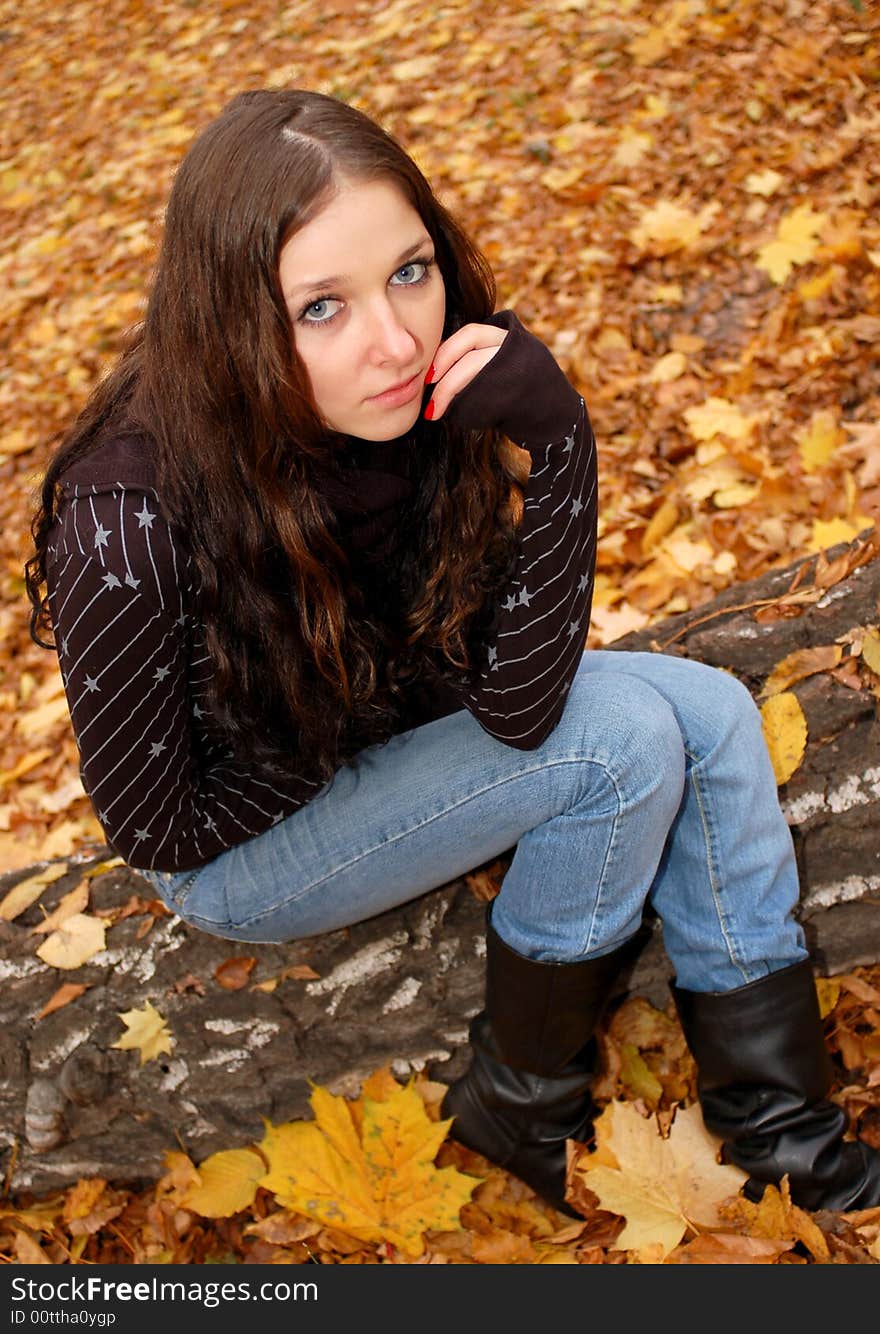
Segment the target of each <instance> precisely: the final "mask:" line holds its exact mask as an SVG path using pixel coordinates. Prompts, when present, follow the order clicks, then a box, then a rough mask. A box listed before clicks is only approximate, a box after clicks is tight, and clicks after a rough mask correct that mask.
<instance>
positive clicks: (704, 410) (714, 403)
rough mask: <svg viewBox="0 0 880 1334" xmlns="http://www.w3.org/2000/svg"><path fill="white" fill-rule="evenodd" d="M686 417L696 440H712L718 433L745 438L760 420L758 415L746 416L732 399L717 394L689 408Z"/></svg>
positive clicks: (734, 437) (739, 438)
mask: <svg viewBox="0 0 880 1334" xmlns="http://www.w3.org/2000/svg"><path fill="white" fill-rule="evenodd" d="M684 419H685V421H686V422H687V426H688V430H689V431H690V433H691V435H692V436H693V437H694V439H695V440H711V439H712V438H713V436H716V435H726V436H729V437H730V439H731V440H744V439H746V438H747V437H748V436H750V435H751V434H752V432H753V431H754V429H755V426H756V425H757V422H758V418H757V417H748V416H746V414H745V413H744V412H743V411H742V410H741V409H740V408H738V407H737V406H736V404H735V403H731V401H730V399H728V398H719V397H717V396H715V395H713V396H712V397H711V398H707V399H706V401H705V402H704V403H698V404H697V405H696V406H695V407H692V408H688V409H687V411H686V412H685V414H684Z"/></svg>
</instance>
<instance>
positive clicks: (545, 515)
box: [48, 311, 597, 871]
mask: <svg viewBox="0 0 880 1334" xmlns="http://www.w3.org/2000/svg"><path fill="white" fill-rule="evenodd" d="M491 322H492V323H494V324H497V325H498V326H499V327H502V328H504V329H506V330H507V337H506V338H505V340H504V342H503V343H502V345H501V347H500V349H499V351H498V352H497V353H496V355H495V356H494V357H493V358H492V360H491V361H490V362H489V363H488V365H487V366H486V367H484V368H483V370H481V371H480V372H479V374H478V375H477V376H476V377H475V378H474V380H473V381H472V382H471V383H470V384H469V385H468V386H467V388H466V389H465V390H463V391H462V393H461V394H459V395H458V396H457V398H456V399H455V400H454V401H453V404H452V406H451V408H450V409H449V415H450V417H452V418H453V419H454V420H455V421H456V422H457V423H458V424H459V425H462V426H466V427H472V428H488V427H496V428H498V429H499V430H501V431H502V432H503V433H504V434H505V435H507V436H508V437H509V438H510V439H511V440H513V441H515V442H516V443H518V444H520V445H522V447H523V448H525V449H527V450H528V451H529V453H530V455H531V460H532V462H531V472H530V476H529V479H528V481H527V482H526V484H525V487H524V500H525V505H524V511H523V517H522V520H521V522H520V526H519V528H518V530H517V535H518V554H517V563H516V566H515V569H514V571H513V574H512V576H511V578H510V581H509V583H508V585H507V587H506V588H505V589H504V590H503V592H502V596H501V601H500V606H499V607H498V608H497V615H496V617H495V620H494V630H493V634H492V639H491V642H490V643H489V644H488V645H487V651H486V654H485V660H484V661H483V662H482V663H481V664H478V669H477V671H476V673H475V674H474V676H473V677H472V680H471V684H470V685H469V686H468V687H467V688H464V687H463V688H462V691H461V695H460V698H458V697H453V695H452V692H451V691H450V690H445V691H444V692H442V693H439V692H438V694H437V696H436V697H434V698H432V699H430V700H428V701H427V704H425V705H421V706H420V707H419V708H418V709H417V710H416V713H417V715H418V717H417V721H419V722H428V721H431V720H432V719H434V718H438V717H442V716H444V715H446V714H448V713H450V712H453V711H455V710H457V709H467V710H469V711H470V713H471V714H472V715H473V717H474V718H475V719H476V721H477V722H478V723H479V724H480V726H481V727H482V728H484V729H485V731H486V732H488V733H489V734H490V735H491V736H493V737H495V738H497V739H498V741H500V742H503V743H505V744H506V745H509V746H514V747H516V748H518V749H522V750H529V749H532V748H534V747H536V746H538V745H540V743H541V742H542V741H543V740H544V738H545V737H547V735H548V734H549V733H550V732H551V731H552V729H553V728H554V727H555V725H556V723H557V722H558V721H559V717H560V715H561V713H562V709H563V707H564V704H565V699H566V696H567V694H568V690H569V688H570V686H571V683H572V680H573V679H574V675H575V672H576V671H577V667H578V662H579V660H580V656H581V653H582V651H583V648H584V642H585V639H586V634H587V629H588V623H589V612H590V604H591V597H592V584H593V572H594V567H595V551H596V518H597V501H596V453H595V442H594V439H593V434H592V431H591V428H590V423H589V419H588V416H587V412H586V409H585V406H584V403H583V400H582V399H581V398H580V397H579V395H578V394H577V393H576V392H575V391H574V389H573V388H572V387H571V385H570V384H569V383H568V381H567V380H566V378H565V376H564V375H563V373H562V371H561V370H560V368H559V366H558V365H557V363H556V361H555V360H554V359H553V357H552V355H551V354H550V352H549V351H548V350H547V348H546V347H545V346H544V345H543V343H541V342H540V341H539V340H538V339H537V338H535V337H534V336H533V335H532V334H530V333H528V332H527V331H526V330H525V329H524V327H523V326H522V325H521V324H520V322H519V321H518V320H517V318H516V316H515V315H514V314H513V313H512V312H510V311H501V312H499V313H498V314H497V315H495V316H493V317H492V318H491ZM364 448H365V449H367V450H369V449H370V448H371V447H370V446H369V445H366V444H365V445H364ZM381 448H382V446H379V447H378V449H379V450H380V451H381ZM364 476H365V477H367V476H368V473H365V474H364ZM60 485H61V500H60V503H59V511H58V519H57V523H56V526H55V528H54V530H53V534H52V537H51V542H50V548H49V559H48V592H49V605H50V608H51V614H52V621H53V627H54V631H55V640H56V645H57V650H58V656H59V663H60V667H61V673H62V676H63V679H64V685H65V690H66V693H67V701H68V705H69V709H70V717H71V721H72V724H73V731H74V735H75V738H76V742H77V746H78V748H79V754H80V772H81V775H82V781H83V785H84V787H85V790H86V792H87V793H88V795H89V798H90V800H91V802H92V805H93V807H94V810H95V814H96V816H97V819H98V820H99V822H100V824H101V826H102V828H103V829H104V832H105V834H106V837H107V840H108V843H109V844H110V846H111V847H112V848H113V849H114V850H115V851H116V852H117V853H118V854H119V855H120V856H122V857H123V858H124V859H125V861H126V862H127V863H128V864H129V865H130V866H133V867H136V868H137V867H140V868H145V869H149V870H163V871H178V870H186V869H189V868H191V867H195V866H199V865H201V864H202V863H204V862H206V861H208V860H210V858H212V857H214V856H216V855H217V854H218V853H220V852H222V851H224V850H225V849H227V848H229V847H232V846H234V845H235V844H238V843H241V842H243V841H244V840H246V839H249V838H252V837H254V836H255V835H257V834H260V833H262V832H263V831H264V830H266V829H267V828H269V827H270V826H272V825H273V824H276V823H277V822H278V821H279V820H282V819H284V817H285V816H287V815H289V814H291V813H292V812H293V811H295V810H296V809H298V808H299V807H300V806H302V805H303V804H304V803H305V802H307V801H309V800H310V799H311V798H312V797H313V796H314V795H315V794H316V793H317V792H318V791H319V790H320V788H321V787H322V786H323V784H322V783H320V782H318V781H315V780H313V779H310V778H307V777H304V776H297V775H294V774H285V773H279V772H278V771H277V770H275V769H271V770H268V769H263V768H260V767H257V766H255V765H254V764H252V763H250V762H243V761H242V760H241V759H240V758H237V757H236V756H235V754H234V753H233V751H232V750H231V749H230V746H229V741H228V738H227V737H225V736H224V735H223V734H222V733H221V731H220V730H219V727H218V726H217V725H216V724H215V723H214V722H213V721H212V718H211V716H210V712H209V710H208V706H207V699H206V689H207V686H208V683H209V681H210V679H211V662H210V659H209V656H208V653H207V651H206V647H205V634H204V629H203V627H202V626H201V625H200V624H199V621H198V616H197V613H196V611H195V577H196V572H195V567H194V565H193V563H192V561H191V559H190V558H189V556H188V555H187V553H186V545H185V542H184V541H183V540H182V536H181V534H179V533H178V532H177V531H175V530H174V529H173V528H172V526H171V525H170V524H169V523H168V522H167V521H166V519H165V518H164V517H163V509H162V505H161V479H160V478H159V477H158V476H157V473H156V468H155V464H154V461H153V458H152V456H151V450H150V443H149V440H147V439H145V438H144V437H142V436H141V437H135V436H114V437H112V438H110V439H108V440H106V441H103V442H102V443H100V444H99V446H98V447H97V448H95V449H93V450H92V452H91V453H90V454H89V455H88V456H87V457H86V458H84V459H81V460H79V461H78V462H77V463H75V464H73V465H71V467H70V468H69V469H68V470H67V471H66V472H65V473H64V475H63V477H62V479H61V484H60Z"/></svg>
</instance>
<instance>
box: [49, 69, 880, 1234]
mask: <svg viewBox="0 0 880 1334" xmlns="http://www.w3.org/2000/svg"><path fill="white" fill-rule="evenodd" d="M494 297H495V292H494V284H493V280H492V276H491V273H490V270H489V268H488V265H487V264H486V262H485V260H484V259H483V258H482V257H481V256H480V254H479V253H478V252H477V250H476V249H475V248H474V246H473V245H472V244H471V242H470V241H469V240H468V238H467V236H466V235H465V234H464V232H463V231H462V229H461V227H460V226H459V225H458V224H457V223H456V222H455V220H454V219H453V218H452V217H451V216H450V215H449V213H448V212H447V211H446V210H445V209H444V208H443V207H442V206H441V204H440V203H439V202H438V200H437V199H436V198H435V197H434V195H433V194H432V192H431V190H430V188H429V186H428V184H427V182H426V181H425V179H424V177H423V176H422V174H421V173H420V172H419V170H418V169H417V167H416V166H415V164H414V163H413V162H412V160H411V159H410V158H409V157H408V156H407V154H406V153H405V152H404V151H403V149H402V148H401V147H400V146H399V145H398V144H397V142H396V141H395V140H393V139H392V138H391V137H389V135H388V134H386V133H385V132H384V131H383V130H382V129H381V128H380V127H379V126H377V125H376V124H374V123H373V122H372V121H371V120H369V119H368V118H367V117H366V116H364V115H363V114H361V113H360V112H358V111H356V110H354V109H352V108H351V107H348V106H346V105H344V104H343V103H340V102H338V101H336V100H335V99H332V98H329V97H325V96H321V95H318V94H315V93H307V92H301V91H287V92H250V93H245V94H242V95H240V96H239V97H236V98H235V99H234V100H233V101H232V102H231V103H230V104H229V105H228V106H227V107H226V109H225V110H224V111H223V113H222V114H221V115H220V116H219V117H218V118H217V119H216V120H215V121H214V122H213V123H212V124H210V125H209V126H208V127H207V129H206V130H205V131H204V132H203V133H202V134H201V135H200V136H199V137H198V138H197V139H196V141H195V142H194V143H193V145H192V147H191V148H190V149H189V151H188V153H187V154H186V156H185V158H184V160H183V162H182V164H181V166H180V169H179V171H178V173H177V176H176V179H175V182H174V186H173V189H172V191H171V197H170V202H169V206H168V211H167V219H166V228H165V236H164V242H163V246H162V251H161V256H160V259H159V263H158V267H157V270H156V274H155V281H154V284H153V288H152V293H151V296H150V301H149V306H148V310H147V314H146V319H145V321H144V324H143V326H142V328H141V329H140V330H139V331H138V333H137V335H136V337H135V338H134V340H133V341H132V343H131V344H130V346H129V347H128V349H127V350H126V351H125V352H124V354H123V356H122V357H121V359H120V361H119V363H118V366H117V367H116V369H115V370H114V371H113V372H112V373H111V375H110V376H109V377H108V378H107V379H106V380H105V381H104V382H103V383H102V384H101V385H100V386H99V387H98V389H97V390H96V391H95V393H94V394H93V396H92V398H91V400H90V401H89V403H88V405H87V406H86V408H85V410H84V411H83V412H82V414H81V415H80V417H79V418H78V420H77V422H76V423H75V425H74V426H73V429H72V430H71V432H70V433H69V434H68V436H67V438H66V439H65V441H64V442H63V444H62V447H61V448H60V450H59V451H58V452H57V453H56V455H55V456H54V457H53V459H52V461H51V462H50V464H49V467H48V470H47V472H46V475H45V480H44V485H43V488H42V504H41V507H40V508H39V510H38V512H37V514H36V516H35V519H34V525H33V534H34V540H35V548H36V550H35V554H34V556H33V557H32V559H31V560H30V561H29V562H28V567H27V581H28V591H29V594H30V597H31V600H32V603H33V613H32V634H33V635H34V638H35V639H36V640H37V642H38V643H44V641H43V640H42V639H41V638H40V637H39V635H40V632H41V631H46V630H48V628H49V626H50V625H51V627H52V630H53V632H54V637H55V644H54V645H52V644H50V643H48V642H45V643H44V646H45V647H57V651H58V653H59V658H60V664H61V670H62V673H63V675H64V681H65V685H66V690H67V697H68V701H69V705H70V714H71V718H72V721H73V728H74V732H75V735H76V739H77V743H78V746H79V751H80V756H81V771H82V778H83V783H84V785H85V788H86V791H87V792H88V793H89V796H90V797H91V800H92V802H93V805H94V807H95V811H96V813H97V816H98V819H99V820H100V822H101V824H102V826H103V828H104V830H105V832H106V835H107V839H108V841H109V843H110V844H111V845H112V846H113V847H114V848H115V849H116V850H117V852H118V853H119V854H121V855H122V856H123V857H124V858H125V860H126V861H127V862H128V863H129V864H130V865H131V866H132V867H135V868H136V869H137V870H138V871H139V872H140V873H141V874H142V875H143V876H144V877H145V878H146V879H147V880H148V881H149V882H150V883H151V884H152V885H153V886H154V887H155V889H156V890H157V892H158V893H159V894H161V895H162V897H163V898H164V899H165V901H166V902H167V903H168V904H169V906H171V907H172V908H173V909H174V911H175V912H177V913H178V914H179V915H180V916H181V917H182V918H184V919H185V920H186V921H188V922H190V923H193V924H194V925H195V926H197V927H199V928H201V929H203V930H205V931H208V932H212V933H214V934H216V935H219V936H226V937H229V938H231V939H235V940H243V941H286V940H292V939H295V938H298V937H303V936H309V935H313V934H316V933H321V932H326V931H331V930H334V929H337V928H339V927H342V926H345V925H346V924H350V923H353V922H356V921H359V920H361V919H363V918H365V917H368V916H371V915H373V914H376V913H381V912H383V911H385V910H387V909H389V908H392V907H394V906H395V905H397V904H400V903H402V902H404V901H406V900H407V899H411V898H413V897H415V896H417V895H419V894H422V893H424V892H425V891H427V890H429V889H431V888H433V887H436V886H438V885H441V884H444V883H446V882H447V881H449V880H452V879H453V878H455V877H457V876H459V875H461V874H462V873H464V872H466V871H467V870H469V869H472V868H473V867H475V866H477V865H480V864H482V863H484V862H486V861H488V860H490V859H492V858H494V857H496V856H498V855H499V854H500V853H502V852H504V851H505V850H508V849H511V848H514V847H515V848H516V851H515V854H514V857H513V860H512V862H511V865H510V868H509V870H508V872H507V875H506V877H505V879H504V883H503V885H502V887H501V891H500V893H499V894H498V896H497V898H496V899H495V900H494V902H493V904H492V912H491V921H490V922H489V923H488V927H487V942H486V943H487V977H486V1001H485V1008H484V1010H483V1011H482V1012H481V1013H480V1014H479V1015H478V1016H477V1017H476V1018H475V1019H474V1020H473V1022H472V1025H471V1046H472V1063H471V1066H470V1068H469V1070H468V1072H467V1073H466V1074H465V1075H464V1076H463V1077H462V1078H461V1079H459V1080H457V1081H456V1082H455V1083H454V1084H453V1085H452V1086H451V1088H450V1090H449V1093H448V1096H447V1098H446V1101H445V1105H444V1114H445V1115H450V1116H454V1117H455V1123H454V1126H453V1133H454V1134H455V1135H456V1136H457V1137H458V1138H459V1139H460V1140H461V1141H463V1142H464V1143H466V1144H468V1145H470V1146H471V1147H472V1148H474V1149H476V1150H478V1151H479V1152H481V1153H483V1154H485V1155H486V1156H487V1157H489V1158H490V1159H493V1160H495V1161H496V1162H498V1163H500V1164H502V1165H504V1166H506V1167H507V1168H508V1169H509V1170H510V1171H512V1172H514V1173H515V1174H517V1175H519V1176H520V1177H521V1178H523V1179H524V1180H525V1181H527V1182H529V1183H530V1184H531V1185H532V1186H533V1187H534V1188H535V1190H536V1191H538V1192H539V1193H540V1194H541V1195H542V1196H543V1197H544V1198H545V1199H547V1200H548V1201H550V1202H551V1203H552V1204H554V1205H556V1206H557V1207H559V1208H562V1209H567V1207H568V1206H567V1205H566V1204H565V1201H564V1173H565V1142H566V1139H567V1138H574V1139H576V1140H581V1141H584V1140H587V1139H588V1138H589V1136H590V1127H591V1123H590V1114H591V1109H592V1104H591V1100H590V1092H589V1090H590V1079H591V1075H592V1074H593V1071H594V1059H595V1045H594V1043H593V1042H592V1041H591V1038H592V1034H593V1031H594V1029H595V1027H596V1025H597V1022H598V1020H599V1017H600V1013H601V1010H602V1006H603V1002H604V1000H605V998H606V996H607V994H608V991H609V989H610V987H611V985H612V981H613V979H614V975H615V972H616V970H617V969H618V967H619V966H620V964H621V962H622V960H623V958H624V956H625V954H626V952H627V944H628V942H630V941H631V939H632V937H633V936H634V934H635V932H636V931H637V929H638V927H639V924H640V922H641V918H642V912H643V908H644V906H645V904H646V903H648V902H649V903H650V904H652V905H653V907H654V909H656V911H657V912H658V913H659V915H660V917H661V918H662V921H663V927H664V938H665V945H666V949H667V951H668V954H669V956H670V958H671V959H672V961H673V963H674V965H675V968H676V980H675V987H674V995H675V999H676V1003H677V1005H678V1009H679V1013H680V1015H681V1019H682V1023H683V1025H684V1029H685V1033H686V1035H687V1038H688V1041H689V1043H690V1045H691V1047H692V1050H693V1052H694V1055H695V1057H696V1060H697V1063H698V1068H699V1074H700V1094H701V1100H702V1105H703V1109H704V1114H705V1119H706V1122H707V1125H708V1126H709V1127H710V1129H711V1130H713V1131H714V1132H716V1133H717V1134H718V1135H720V1136H721V1137H722V1139H723V1140H724V1142H725V1145H726V1152H727V1154H728V1156H729V1158H730V1159H731V1160H732V1161H734V1162H736V1163H738V1164H739V1165H740V1166H741V1167H743V1168H744V1169H745V1170H746V1171H747V1172H749V1173H750V1174H751V1177H752V1179H753V1183H754V1185H753V1187H752V1189H753V1190H755V1191H760V1190H761V1189H762V1188H763V1183H766V1182H771V1181H772V1182H776V1181H779V1180H780V1178H781V1177H782V1176H783V1175H785V1174H787V1175H788V1176H789V1178H790V1183H791V1189H792V1195H793V1197H794V1198H795V1200H796V1201H797V1202H799V1203H800V1204H802V1205H804V1206H805V1207H807V1208H818V1207H826V1208H842V1209H850V1208H862V1207H867V1206H869V1205H874V1204H877V1203H878V1202H880V1155H878V1154H877V1153H875V1152H873V1151H872V1150H870V1149H869V1148H868V1147H867V1146H866V1145H864V1144H863V1143H860V1142H855V1141H850V1140H847V1139H846V1138H845V1131H846V1128H847V1126H846V1117H845V1115H844V1112H843V1111H842V1110H841V1109H840V1108H838V1107H837V1106H835V1105H834V1104H833V1103H832V1102H831V1101H829V1100H828V1098H827V1093H828V1089H829V1083H830V1072H829V1061H828V1057H827V1054H826V1050H825V1046H824V1042H823V1035H822V1029H821V1025H820V1020H819V1014H818V1010H817V1004H816V992H815V986H814V982H813V973H812V968H811V965H810V962H809V959H808V956H807V952H806V950H805V947H804V940H803V935H802V932H801V930H800V928H799V926H798V924H797V921H796V919H795V916H794V909H795V906H796V904H797V901H798V883H797V875H796V868H795V861H794V857H793V851H792V843H791V838H790V835H789V831H788V828H787V826H786V824H785V821H784V819H783V817H782V815H781V812H780V808H779V804H778V800H777V792H776V784H775V781H774V776H773V772H772V768H771V765H770V762H769V758H768V755H767V752H766V749H765V746H764V742H763V737H762V732H761V725H760V719H759V715H758V712H757V710H756V708H755V706H754V704H753V702H752V700H751V697H750V696H749V694H748V692H747V691H746V689H745V688H744V687H743V686H742V685H740V684H739V683H738V682H737V681H736V680H734V679H733V678H732V677H731V676H729V675H728V674H726V673H725V672H721V671H718V670H715V669H712V668H709V667H706V666H703V665H701V664H699V663H694V662H689V661H686V660H682V659H679V658H675V657H666V656H662V655H659V654H629V653H620V652H602V651H596V652H586V653H585V652H584V642H585V639H586V634H587V628H588V620H589V612H590V601H591V592H592V578H593V568H594V561H595V547H596V513H597V508H596V451H595V443H594V440H593V435H592V431H591V428H590V424H589V419H588V416H587V412H586V409H585V406H584V403H583V401H582V399H581V398H580V397H579V395H578V394H577V393H576V392H575V390H574V389H573V388H572V387H571V386H570V384H569V383H568V382H567V380H566V378H565V376H564V375H563V374H562V372H561V370H560V369H559V367H558V366H557V364H556V362H555V361H554V359H553V357H552V356H551V354H550V353H549V351H548V350H547V349H546V348H545V347H544V346H543V344H542V343H541V342H540V341H539V340H538V339H537V338H535V337H534V336H533V335H532V334H530V333H529V332H528V331H527V330H526V329H525V328H524V327H523V325H522V324H521V323H520V322H519V320H518V319H517V318H516V316H515V315H514V314H513V313H512V312H511V311H501V312H498V313H493V312H494ZM510 441H512V442H514V443H515V444H516V445H517V446H519V447H520V450H524V451H526V453H525V454H521V453H520V452H519V450H515V449H513V448H511V445H510V443H509V442H510ZM520 458H525V459H527V460H528V462H529V467H528V468H527V469H526V470H523V469H522V468H521V467H519V466H518V464H517V462H516V461H517V459H520Z"/></svg>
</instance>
